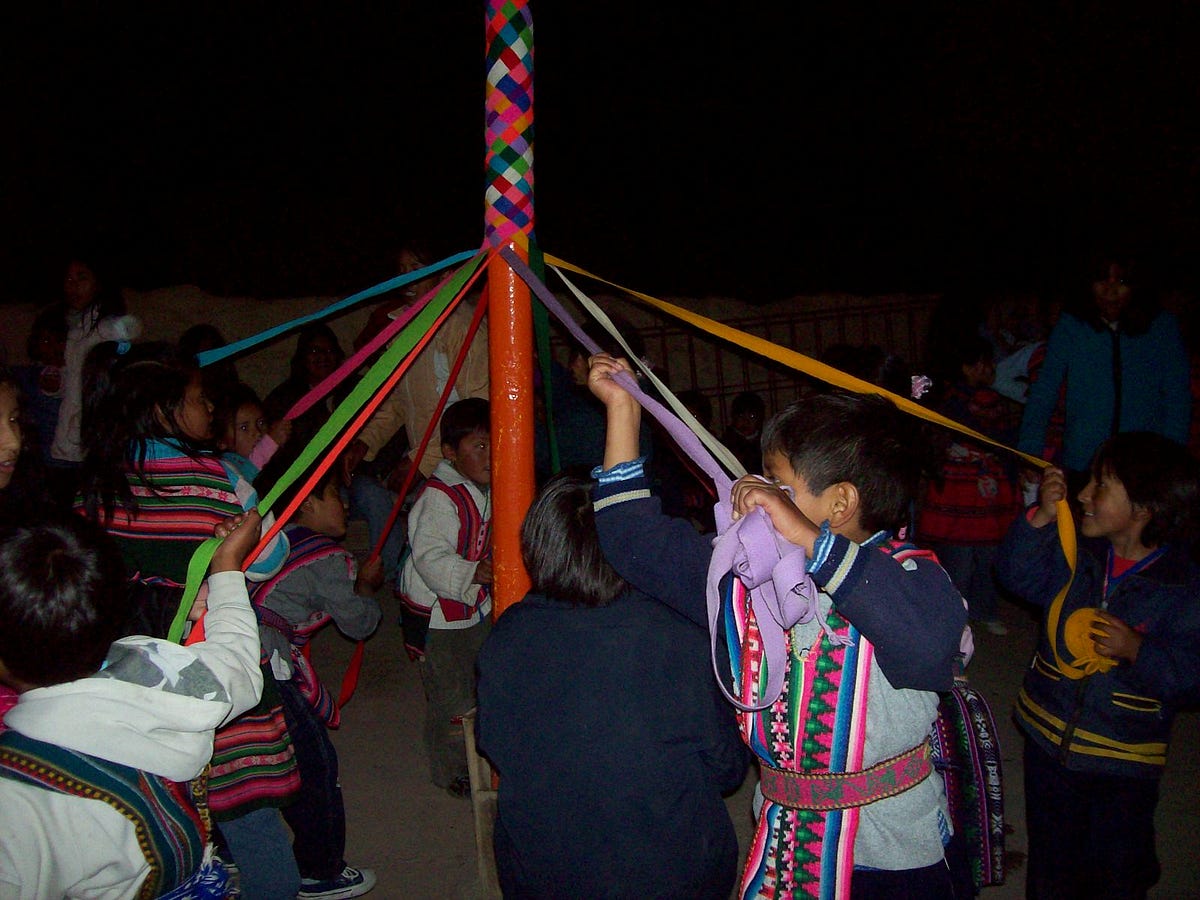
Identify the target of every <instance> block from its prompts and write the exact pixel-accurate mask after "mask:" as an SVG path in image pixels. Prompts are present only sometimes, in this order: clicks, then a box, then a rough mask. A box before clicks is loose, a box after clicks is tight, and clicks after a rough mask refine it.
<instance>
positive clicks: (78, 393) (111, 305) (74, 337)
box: [50, 259, 142, 501]
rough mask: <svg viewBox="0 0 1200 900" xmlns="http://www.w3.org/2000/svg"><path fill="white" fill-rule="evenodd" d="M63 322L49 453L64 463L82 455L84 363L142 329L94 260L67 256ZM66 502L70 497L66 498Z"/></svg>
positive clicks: (75, 463) (74, 462)
mask: <svg viewBox="0 0 1200 900" xmlns="http://www.w3.org/2000/svg"><path fill="white" fill-rule="evenodd" d="M57 308H58V309H59V310H60V314H61V315H62V317H63V321H64V322H65V323H66V328H67V336H66V344H65V345H64V349H63V372H62V404H61V406H60V407H59V412H58V422H57V424H56V427H55V430H54V441H53V443H52V444H51V447H50V454H51V456H52V457H53V458H54V459H55V460H57V461H58V462H59V463H60V464H61V466H63V467H72V466H78V464H79V463H80V461H81V460H82V459H83V454H84V449H85V447H84V440H83V434H82V430H81V423H82V412H83V362H84V360H85V359H86V358H87V355H88V352H89V351H90V350H91V349H92V348H93V347H95V346H96V345H97V344H99V343H101V342H103V341H132V340H134V339H136V338H137V337H138V336H139V335H140V334H141V333H142V323H141V321H140V320H139V319H138V318H137V316H131V315H127V314H126V313H125V301H124V299H123V298H122V297H121V292H120V291H119V290H118V288H117V285H115V284H109V283H107V282H106V281H105V280H104V279H103V278H100V277H99V276H98V275H97V272H96V268H95V264H94V263H91V264H89V263H88V262H85V261H83V260H81V259H73V260H71V261H70V262H69V263H68V264H67V267H66V271H65V272H64V273H63V302H62V304H61V305H60V306H58V307H57ZM67 499H68V501H69V496H68V498H67Z"/></svg>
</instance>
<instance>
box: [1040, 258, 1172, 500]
mask: <svg viewBox="0 0 1200 900" xmlns="http://www.w3.org/2000/svg"><path fill="white" fill-rule="evenodd" d="M1064 384H1065V385H1066V388H1065V402H1066V423H1065V433H1064V435H1063V448H1062V459H1061V460H1051V462H1060V463H1061V465H1062V467H1063V468H1064V469H1065V470H1066V472H1067V480H1068V485H1069V494H1068V496H1071V497H1074V496H1076V495H1077V494H1078V492H1079V490H1081V489H1082V487H1083V485H1084V484H1085V483H1086V482H1087V469H1088V465H1089V463H1090V460H1091V458H1092V455H1093V454H1094V453H1095V452H1096V448H1097V447H1099V446H1100V444H1101V443H1103V442H1104V441H1105V440H1106V439H1107V438H1109V437H1111V436H1112V435H1114V434H1118V433H1121V432H1125V431H1152V432H1154V433H1156V434H1160V435H1162V436H1164V437H1167V438H1171V439H1172V440H1175V441H1178V442H1179V443H1181V444H1182V443H1185V442H1186V440H1187V436H1188V422H1189V419H1190V417H1191V398H1190V394H1189V392H1188V360H1187V352H1186V350H1185V349H1184V344H1183V337H1182V335H1181V333H1180V329H1179V323H1178V321H1177V320H1176V318H1175V316H1174V315H1172V314H1171V313H1169V312H1167V311H1165V310H1162V309H1160V308H1159V306H1158V303H1157V298H1156V297H1155V296H1154V294H1153V293H1152V292H1151V291H1149V290H1146V289H1145V287H1144V286H1143V285H1140V284H1139V283H1138V282H1137V280H1136V272H1135V269H1134V266H1133V263H1132V262H1131V261H1130V260H1128V259H1126V258H1124V257H1121V256H1114V255H1109V256H1100V257H1097V264H1096V265H1095V266H1094V267H1093V268H1092V271H1091V282H1090V289H1089V290H1088V292H1087V293H1086V295H1084V297H1082V298H1081V299H1080V301H1079V302H1078V303H1076V304H1074V305H1073V306H1068V308H1067V309H1064V311H1063V314H1062V316H1061V317H1060V318H1059V321H1058V324H1057V325H1055V326H1054V330H1053V331H1052V332H1051V333H1050V339H1049V342H1048V344H1047V347H1046V358H1045V361H1044V362H1043V363H1042V366H1041V371H1040V372H1039V374H1038V378H1037V380H1036V381H1035V382H1034V383H1033V385H1032V386H1031V387H1030V389H1029V400H1028V402H1027V403H1026V405H1025V412H1024V415H1023V416H1022V419H1021V429H1020V434H1019V437H1018V440H1017V446H1018V448H1019V449H1020V450H1022V451H1023V452H1025V453H1030V454H1033V455H1034V456H1039V455H1041V453H1042V450H1043V448H1044V447H1045V445H1046V430H1047V427H1048V426H1049V424H1050V417H1051V415H1052V414H1053V412H1054V406H1055V403H1056V401H1057V399H1058V395H1059V389H1060V387H1061V386H1062V385H1064Z"/></svg>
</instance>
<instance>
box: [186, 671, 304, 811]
mask: <svg viewBox="0 0 1200 900" xmlns="http://www.w3.org/2000/svg"><path fill="white" fill-rule="evenodd" d="M299 789H300V770H299V768H298V767H297V766H296V756H295V751H294V750H293V749H292V737H291V735H290V734H289V733H288V729H287V721H286V720H285V719H284V716H283V700H282V699H281V697H280V696H279V688H278V687H276V685H275V676H274V675H273V674H272V673H271V669H270V666H269V665H267V664H266V663H264V664H263V693H262V699H261V700H260V701H259V702H258V705H257V706H255V707H254V708H253V709H251V710H250V711H249V712H245V713H243V714H242V715H240V716H238V717H237V718H236V719H234V720H233V721H232V722H230V723H229V724H228V725H226V726H224V727H223V728H220V729H218V731H217V736H216V740H215V741H214V743H213V758H212V768H211V770H210V772H209V776H208V805H209V808H210V809H211V810H212V813H213V818H215V819H217V820H218V821H225V820H228V819H236V818H239V817H240V816H243V815H245V814H246V813H249V812H253V811H254V810H256V809H262V808H264V807H268V806H276V807H278V806H283V805H285V804H286V803H287V802H288V800H289V799H290V798H291V796H292V795H293V794H295V793H296V791H298V790H299Z"/></svg>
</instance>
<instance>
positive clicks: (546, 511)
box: [521, 473, 628, 606]
mask: <svg viewBox="0 0 1200 900" xmlns="http://www.w3.org/2000/svg"><path fill="white" fill-rule="evenodd" d="M521 560H522V561H523V562H524V563H525V570H526V571H527V572H528V573H529V577H530V580H531V582H532V585H533V590H535V591H537V592H538V593H540V594H544V595H546V596H547V597H553V598H555V599H556V600H563V601H568V602H571V603H574V604H576V605H578V606H602V605H604V604H605V603H608V602H610V601H612V600H613V599H615V598H616V597H618V596H619V595H620V594H621V593H622V592H624V591H625V590H627V589H628V585H627V584H626V583H625V581H624V580H623V579H622V578H621V576H620V575H618V574H617V573H616V571H615V570H614V569H613V567H612V566H611V565H609V562H608V560H607V559H606V558H605V556H604V553H603V551H601V549H600V537H599V535H597V533H596V517H595V513H594V512H593V511H592V499H591V479H589V478H581V477H579V476H577V475H570V474H567V473H562V474H559V475H555V476H554V477H553V478H551V479H550V480H549V481H547V482H546V484H545V486H544V487H543V488H542V490H541V491H540V492H539V493H538V496H537V497H536V498H535V499H534V501H533V504H532V505H531V506H530V507H529V512H527V513H526V514H525V521H524V523H523V524H522V525H521Z"/></svg>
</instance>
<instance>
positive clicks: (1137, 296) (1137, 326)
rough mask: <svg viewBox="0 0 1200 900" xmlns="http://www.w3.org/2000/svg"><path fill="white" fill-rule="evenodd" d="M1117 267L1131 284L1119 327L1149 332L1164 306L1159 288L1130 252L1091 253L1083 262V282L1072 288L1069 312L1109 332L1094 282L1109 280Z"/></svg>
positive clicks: (1067, 306)
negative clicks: (1102, 315) (1110, 273)
mask: <svg viewBox="0 0 1200 900" xmlns="http://www.w3.org/2000/svg"><path fill="white" fill-rule="evenodd" d="M1113 266H1117V267H1119V268H1120V270H1121V280H1122V281H1123V282H1124V283H1125V284H1126V285H1127V286H1128V287H1129V300H1128V301H1127V302H1126V304H1125V307H1124V308H1123V309H1122V310H1121V318H1120V323H1119V326H1118V327H1119V328H1120V330H1121V331H1122V332H1123V333H1124V334H1129V335H1140V334H1145V333H1146V331H1147V330H1149V328H1150V324H1151V322H1152V321H1153V320H1154V317H1155V316H1156V315H1158V312H1159V309H1160V306H1159V298H1158V291H1157V290H1156V289H1155V287H1154V286H1153V285H1151V284H1150V283H1148V281H1147V280H1146V278H1145V273H1144V272H1143V271H1142V270H1141V269H1140V268H1139V266H1138V264H1137V261H1136V260H1135V259H1134V258H1133V256H1131V255H1129V254H1126V253H1121V252H1112V251H1111V250H1109V249H1106V248H1101V249H1100V250H1097V251H1095V252H1093V253H1091V254H1090V255H1089V256H1088V258H1087V260H1085V262H1084V263H1083V273H1082V274H1083V278H1082V279H1081V281H1082V282H1083V283H1082V284H1080V285H1079V286H1078V287H1077V288H1076V289H1075V290H1074V291H1072V293H1071V296H1070V299H1069V300H1068V302H1067V304H1066V311H1067V312H1070V313H1071V314H1072V315H1073V316H1075V317H1076V318H1077V319H1079V320H1080V321H1082V322H1085V323H1087V324H1088V325H1090V326H1092V328H1093V329H1095V330H1096V331H1099V332H1101V333H1103V332H1105V331H1107V330H1108V327H1109V326H1108V325H1107V324H1106V323H1105V322H1104V320H1103V319H1102V318H1101V316H1100V308H1099V307H1098V306H1097V305H1096V299H1095V296H1094V294H1093V288H1092V285H1093V284H1094V283H1095V282H1097V281H1105V280H1107V279H1108V277H1109V272H1110V270H1111V268H1112V267H1113Z"/></svg>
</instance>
